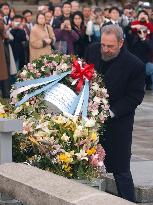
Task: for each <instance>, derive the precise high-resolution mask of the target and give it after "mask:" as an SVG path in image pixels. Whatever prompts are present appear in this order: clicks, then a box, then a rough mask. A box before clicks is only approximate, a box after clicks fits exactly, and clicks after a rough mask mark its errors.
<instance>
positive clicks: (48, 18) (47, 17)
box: [45, 12, 52, 24]
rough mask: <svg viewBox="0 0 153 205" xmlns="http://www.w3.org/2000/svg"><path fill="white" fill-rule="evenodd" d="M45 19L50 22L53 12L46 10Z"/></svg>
mask: <svg viewBox="0 0 153 205" xmlns="http://www.w3.org/2000/svg"><path fill="white" fill-rule="evenodd" d="M45 19H46V23H47V24H50V22H51V19H52V13H51V12H46V13H45Z"/></svg>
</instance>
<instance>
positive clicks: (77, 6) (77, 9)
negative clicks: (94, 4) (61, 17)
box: [71, 1, 80, 13]
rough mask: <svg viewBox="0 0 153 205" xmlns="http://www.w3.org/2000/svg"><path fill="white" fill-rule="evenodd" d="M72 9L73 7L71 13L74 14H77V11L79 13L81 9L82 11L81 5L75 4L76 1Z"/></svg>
mask: <svg viewBox="0 0 153 205" xmlns="http://www.w3.org/2000/svg"><path fill="white" fill-rule="evenodd" d="M71 7H72V9H71V12H72V13H74V12H76V11H79V9H80V5H79V3H78V2H75V1H72V3H71Z"/></svg>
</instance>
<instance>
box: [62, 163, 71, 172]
mask: <svg viewBox="0 0 153 205" xmlns="http://www.w3.org/2000/svg"><path fill="white" fill-rule="evenodd" d="M63 169H64V170H65V171H66V172H70V171H71V167H70V166H69V165H68V164H66V165H63Z"/></svg>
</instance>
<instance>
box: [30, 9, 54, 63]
mask: <svg viewBox="0 0 153 205" xmlns="http://www.w3.org/2000/svg"><path fill="white" fill-rule="evenodd" d="M45 21H46V20H45V15H44V14H42V13H38V14H37V16H36V24H35V25H34V27H33V28H32V30H31V33H30V41H29V47H30V62H32V61H33V60H35V59H38V58H39V57H40V56H42V55H47V54H48V55H49V54H51V53H52V50H51V43H54V42H55V35H54V32H53V29H52V27H51V26H48V25H46V22H45Z"/></svg>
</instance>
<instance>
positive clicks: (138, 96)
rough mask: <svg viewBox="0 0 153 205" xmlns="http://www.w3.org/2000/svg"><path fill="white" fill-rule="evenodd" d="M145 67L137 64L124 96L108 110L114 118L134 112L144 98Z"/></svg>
mask: <svg viewBox="0 0 153 205" xmlns="http://www.w3.org/2000/svg"><path fill="white" fill-rule="evenodd" d="M144 85H145V65H144V64H143V63H142V64H138V65H137V66H136V67H135V69H134V71H133V73H132V74H131V76H130V78H129V80H128V86H127V91H126V95H125V96H124V97H123V98H122V99H120V100H118V101H117V102H116V103H114V104H113V105H112V106H111V107H110V110H111V111H112V112H113V113H114V114H115V117H116V118H118V117H121V116H124V115H127V114H129V113H131V112H134V111H135V109H136V108H137V106H138V105H140V104H141V102H142V100H143V97H144Z"/></svg>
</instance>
